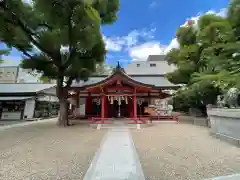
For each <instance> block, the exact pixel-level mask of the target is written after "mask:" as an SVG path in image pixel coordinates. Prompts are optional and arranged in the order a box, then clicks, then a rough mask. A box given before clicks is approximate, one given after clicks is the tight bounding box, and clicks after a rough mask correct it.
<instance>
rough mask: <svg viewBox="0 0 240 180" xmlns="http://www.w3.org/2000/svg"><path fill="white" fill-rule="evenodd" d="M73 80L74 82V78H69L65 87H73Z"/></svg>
mask: <svg viewBox="0 0 240 180" xmlns="http://www.w3.org/2000/svg"><path fill="white" fill-rule="evenodd" d="M73 80H74V77H69V78H68V80H67V82H66V86H65V87H70V86H71V85H72V82H73Z"/></svg>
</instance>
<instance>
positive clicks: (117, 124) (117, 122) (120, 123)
mask: <svg viewBox="0 0 240 180" xmlns="http://www.w3.org/2000/svg"><path fill="white" fill-rule="evenodd" d="M101 128H123V129H124V128H133V129H136V128H137V124H126V120H125V119H114V120H113V123H112V124H102V125H101Z"/></svg>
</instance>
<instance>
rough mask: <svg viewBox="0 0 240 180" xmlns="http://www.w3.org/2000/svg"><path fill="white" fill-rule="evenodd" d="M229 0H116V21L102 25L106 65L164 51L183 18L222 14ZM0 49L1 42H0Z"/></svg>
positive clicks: (15, 58)
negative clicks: (117, 11) (117, 4)
mask: <svg viewBox="0 0 240 180" xmlns="http://www.w3.org/2000/svg"><path fill="white" fill-rule="evenodd" d="M228 1H229V0H181V1H180V0H179V1H177V0H120V3H121V6H120V11H119V13H118V21H117V22H116V23H115V24H113V25H108V26H104V27H102V32H103V34H104V39H105V42H106V47H107V49H108V54H107V60H106V62H107V63H108V64H112V65H115V64H116V63H117V61H118V60H119V61H120V62H121V64H122V65H125V64H127V63H130V62H131V61H133V60H146V58H147V56H148V55H150V54H165V53H166V52H167V51H168V50H169V49H171V48H172V47H176V46H177V42H176V40H175V39H174V35H175V32H176V29H177V28H178V27H179V26H181V25H183V24H184V23H185V22H186V20H187V19H190V18H193V19H194V20H196V19H197V17H198V16H199V15H201V14H204V13H209V12H210V13H219V14H221V15H223V14H224V12H225V11H224V8H226V7H227V4H228ZM0 48H1V45H0ZM19 59H20V54H19V53H18V52H16V51H13V52H12V54H11V55H10V56H9V57H6V65H10V64H11V65H12V64H18V63H19Z"/></svg>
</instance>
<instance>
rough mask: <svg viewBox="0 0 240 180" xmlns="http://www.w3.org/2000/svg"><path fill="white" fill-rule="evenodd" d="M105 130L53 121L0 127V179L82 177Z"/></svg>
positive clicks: (38, 179) (23, 179)
mask: <svg viewBox="0 0 240 180" xmlns="http://www.w3.org/2000/svg"><path fill="white" fill-rule="evenodd" d="M105 133H106V130H96V129H92V128H89V127H88V126H87V125H83V124H81V125H75V126H71V127H67V128H59V127H57V125H56V122H55V121H50V122H44V123H43V122H42V123H38V124H32V125H28V126H24V127H14V128H11V129H7V130H1V131H0V142H1V143H0V179H4V180H30V179H31V180H35V179H36V180H51V179H52V180H75V179H77V180H79V179H83V175H84V173H85V172H86V171H87V169H88V167H89V165H90V163H91V160H92V158H93V156H94V155H95V152H96V151H97V150H98V148H99V145H100V142H101V139H102V137H103V135H104V134H105Z"/></svg>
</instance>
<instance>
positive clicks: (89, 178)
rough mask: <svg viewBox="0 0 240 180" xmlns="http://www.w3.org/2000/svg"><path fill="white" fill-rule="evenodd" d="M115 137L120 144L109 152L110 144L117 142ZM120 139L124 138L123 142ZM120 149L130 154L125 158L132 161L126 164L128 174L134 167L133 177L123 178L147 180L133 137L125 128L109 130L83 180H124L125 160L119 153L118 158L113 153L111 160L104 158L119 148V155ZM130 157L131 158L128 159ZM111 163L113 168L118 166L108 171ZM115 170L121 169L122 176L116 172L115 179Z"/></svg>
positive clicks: (126, 179) (125, 179)
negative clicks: (123, 164) (123, 165)
mask: <svg viewBox="0 0 240 180" xmlns="http://www.w3.org/2000/svg"><path fill="white" fill-rule="evenodd" d="M114 133H120V134H118V135H117V134H114ZM121 133H123V134H122V136H121ZM116 135H117V136H116ZM114 136H115V137H118V138H116V142H119V143H120V144H118V145H117V146H114V143H113V147H114V148H113V149H110V150H109V149H108V148H107V149H108V150H106V147H107V146H109V143H110V144H111V143H112V142H114V141H115V140H114V139H115V138H114ZM119 137H123V141H121V140H120V139H119ZM126 138H127V139H126ZM110 139H111V140H110ZM126 140H127V141H126ZM105 143H106V144H105ZM122 143H123V144H122ZM125 143H127V144H125ZM124 144H125V145H126V146H125V145H124ZM118 146H119V147H118ZM124 146H125V147H124ZM120 147H123V148H125V150H124V149H122V150H123V151H122V153H124V152H126V153H127V152H129V153H130V154H128V153H127V154H126V157H123V159H124V158H126V159H128V160H130V161H128V162H127V164H125V165H126V167H125V168H126V170H127V171H126V173H129V172H130V171H129V169H128V168H129V167H131V166H134V170H133V171H131V172H133V173H134V174H133V176H132V175H131V177H129V178H126V177H128V176H125V177H124V176H123V177H124V180H145V177H144V174H143V170H142V167H141V164H140V160H139V157H138V155H137V151H136V148H135V145H134V142H133V139H132V136H131V134H130V132H129V130H128V129H125V128H112V129H109V130H108V132H107V133H106V135H105V136H104V137H103V139H102V141H101V143H100V147H99V149H98V151H97V152H96V154H95V156H94V158H93V160H92V162H91V164H90V166H89V168H88V170H87V172H86V173H85V175H84V178H83V180H93V179H94V180H95V179H96V178H97V179H99V180H110V179H109V178H110V177H111V176H112V175H113V176H112V177H111V179H115V180H122V179H123V177H121V174H124V173H125V170H124V168H123V167H122V164H121V163H123V162H122V160H123V159H122V158H121V156H120V157H118V154H117V153H116V156H113V153H110V154H109V155H110V156H109V158H110V159H109V158H106V159H105V158H104V157H105V156H106V154H108V153H109V151H113V152H115V151H116V149H118V148H119V151H120V152H119V153H121V148H120ZM126 148H127V149H126ZM126 150H127V151H126ZM101 154H102V155H101ZM129 155H130V156H131V157H128V156H129ZM123 156H125V154H123ZM119 158H120V159H119ZM114 162H116V164H114ZM111 163H112V164H113V167H114V165H116V166H115V167H114V168H110V169H108V167H107V166H109V164H111ZM104 167H107V171H106V169H104ZM102 168H103V169H102ZM100 169H101V170H100ZM114 169H118V170H119V169H121V171H120V174H119V172H118V173H117V172H116V177H114V176H115V170H114ZM106 172H109V175H110V176H109V177H108V175H107V176H106V175H104V173H106ZM101 173H103V176H102V175H100V174H101ZM119 176H120V177H119Z"/></svg>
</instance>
